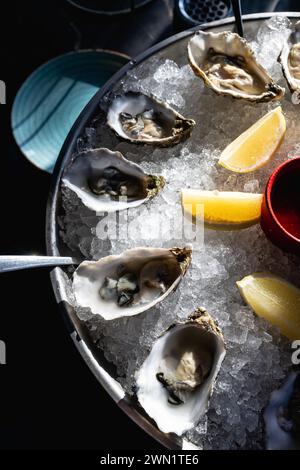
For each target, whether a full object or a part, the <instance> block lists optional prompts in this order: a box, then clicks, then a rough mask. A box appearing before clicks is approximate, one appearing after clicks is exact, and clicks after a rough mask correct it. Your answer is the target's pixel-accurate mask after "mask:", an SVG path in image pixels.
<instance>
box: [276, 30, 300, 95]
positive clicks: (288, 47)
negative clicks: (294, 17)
mask: <svg viewBox="0 0 300 470" xmlns="http://www.w3.org/2000/svg"><path fill="white" fill-rule="evenodd" d="M278 62H279V63H280V64H281V68H282V72H283V75H284V77H285V79H286V81H287V84H288V87H289V89H290V91H291V93H296V94H297V97H298V98H299V97H300V21H298V22H297V23H296V24H295V29H294V31H293V32H292V34H291V35H290V38H289V40H288V41H287V42H286V43H285V44H284V46H283V48H282V51H281V53H280V55H279V57H278Z"/></svg>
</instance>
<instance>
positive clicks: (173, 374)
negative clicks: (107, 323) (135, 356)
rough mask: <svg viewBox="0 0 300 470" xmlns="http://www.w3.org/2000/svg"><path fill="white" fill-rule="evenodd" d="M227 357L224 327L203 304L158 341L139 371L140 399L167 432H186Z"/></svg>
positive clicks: (201, 410)
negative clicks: (219, 324) (222, 331)
mask: <svg viewBox="0 0 300 470" xmlns="http://www.w3.org/2000/svg"><path fill="white" fill-rule="evenodd" d="M224 356H225V343H224V340H223V336H222V333H221V330H220V328H219V327H218V325H217V323H216V322H215V321H214V320H213V319H212V317H211V316H210V315H209V314H208V313H207V312H206V310H205V309H203V308H199V309H197V310H196V311H195V312H194V313H192V314H191V315H190V316H189V317H188V319H187V321H186V322H182V323H176V324H174V325H171V327H170V328H169V329H168V330H167V331H166V332H165V333H164V334H162V335H161V336H160V337H159V338H158V339H157V340H156V342H155V343H154V345H153V347H152V349H151V351H150V354H149V356H148V357H147V359H146V360H145V362H144V363H143V365H142V367H141V368H140V370H139V371H138V372H137V373H136V387H137V397H138V400H139V403H140V404H141V406H142V407H143V408H144V410H145V411H146V413H147V414H148V415H149V416H150V417H151V418H152V419H154V421H155V422H156V424H157V426H158V428H159V429H160V430H161V431H162V432H165V433H169V432H173V433H176V434H177V435H179V436H181V435H182V434H183V433H184V432H185V431H188V430H189V429H191V428H192V427H194V426H195V425H196V424H197V422H198V421H199V420H200V418H201V416H203V414H204V413H205V412H206V410H207V408H208V403H209V398H210V395H211V393H212V390H213V386H214V382H215V380H216V377H217V375H218V372H219V370H220V367H221V364H222V361H223V359H224Z"/></svg>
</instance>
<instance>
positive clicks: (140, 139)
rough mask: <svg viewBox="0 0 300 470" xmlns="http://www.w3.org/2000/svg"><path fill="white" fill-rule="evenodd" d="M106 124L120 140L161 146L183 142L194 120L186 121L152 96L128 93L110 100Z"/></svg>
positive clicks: (193, 124)
mask: <svg viewBox="0 0 300 470" xmlns="http://www.w3.org/2000/svg"><path fill="white" fill-rule="evenodd" d="M107 124H108V125H109V126H110V127H111V129H113V130H114V131H115V132H116V133H117V134H118V136H119V137H122V138H123V139H126V140H130V141H131V142H136V143H143V144H158V145H163V146H164V145H173V144H177V143H178V142H180V141H182V140H184V139H186V138H187V137H188V136H189V135H190V133H191V131H192V129H193V127H194V126H195V121H193V119H186V118H185V117H183V116H181V114H179V113H178V112H177V111H175V110H174V109H173V108H171V107H170V106H169V105H168V104H167V103H164V102H163V101H159V100H157V99H156V98H154V97H153V96H147V95H144V94H143V93H138V92H132V91H130V92H128V93H125V94H124V95H119V96H117V97H116V98H115V99H114V101H113V102H112V104H111V105H110V107H109V110H108V113H107Z"/></svg>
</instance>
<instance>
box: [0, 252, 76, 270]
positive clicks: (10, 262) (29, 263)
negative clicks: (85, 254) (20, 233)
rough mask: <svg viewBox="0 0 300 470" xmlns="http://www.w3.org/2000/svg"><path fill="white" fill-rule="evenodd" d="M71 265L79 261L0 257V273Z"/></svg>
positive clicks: (56, 258) (49, 257)
mask: <svg viewBox="0 0 300 470" xmlns="http://www.w3.org/2000/svg"><path fill="white" fill-rule="evenodd" d="M72 264H75V265H77V264H79V261H78V260H77V259H75V258H71V257H68V256H20V255H12V256H0V273H5V272H8V271H18V270H19V269H31V268H43V267H46V266H52V267H53V266H68V265H72Z"/></svg>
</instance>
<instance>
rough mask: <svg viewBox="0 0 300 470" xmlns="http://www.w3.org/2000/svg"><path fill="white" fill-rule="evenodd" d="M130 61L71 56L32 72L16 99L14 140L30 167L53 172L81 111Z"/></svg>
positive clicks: (98, 53)
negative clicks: (30, 163) (65, 141)
mask: <svg viewBox="0 0 300 470" xmlns="http://www.w3.org/2000/svg"><path fill="white" fill-rule="evenodd" d="M128 60H129V58H128V57H127V56H125V55H122V54H118V53H114V52H110V51H103V50H93V51H92V50H86V51H85V50H84V51H78V52H70V53H68V54H64V55H61V56H59V57H56V58H55V59H52V60H50V61H49V62H47V63H46V64H44V65H42V66H41V67H39V68H38V69H37V70H35V71H34V72H33V73H32V74H31V75H30V77H29V78H27V80H26V81H25V82H24V84H23V85H22V87H21V88H20V90H19V91H18V93H17V96H16V98H15V101H14V104H13V109H12V129H13V134H14V137H15V139H16V142H17V143H18V145H19V147H20V149H21V150H22V152H23V153H24V155H25V156H26V157H27V158H28V160H29V161H31V162H32V163H33V164H34V165H36V166H37V167H38V168H40V169H42V170H46V171H48V172H49V173H51V172H52V170H53V168H54V165H55V162H56V159H57V157H58V154H59V151H60V149H61V147H62V144H63V143H64V140H65V138H66V136H67V134H68V132H69V130H70V129H71V127H72V125H73V124H74V122H75V120H76V118H77V117H78V116H79V114H80V112H81V111H82V109H83V108H84V107H85V105H86V104H87V103H88V101H89V100H90V99H91V98H92V96H93V95H94V94H95V93H96V92H97V91H98V90H99V88H100V87H101V86H102V85H104V83H105V82H107V80H108V79H109V78H110V77H111V76H112V75H113V74H114V73H115V72H117V71H118V70H119V69H120V68H121V67H122V66H123V65H124V64H125V63H126V62H127V61H128Z"/></svg>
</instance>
